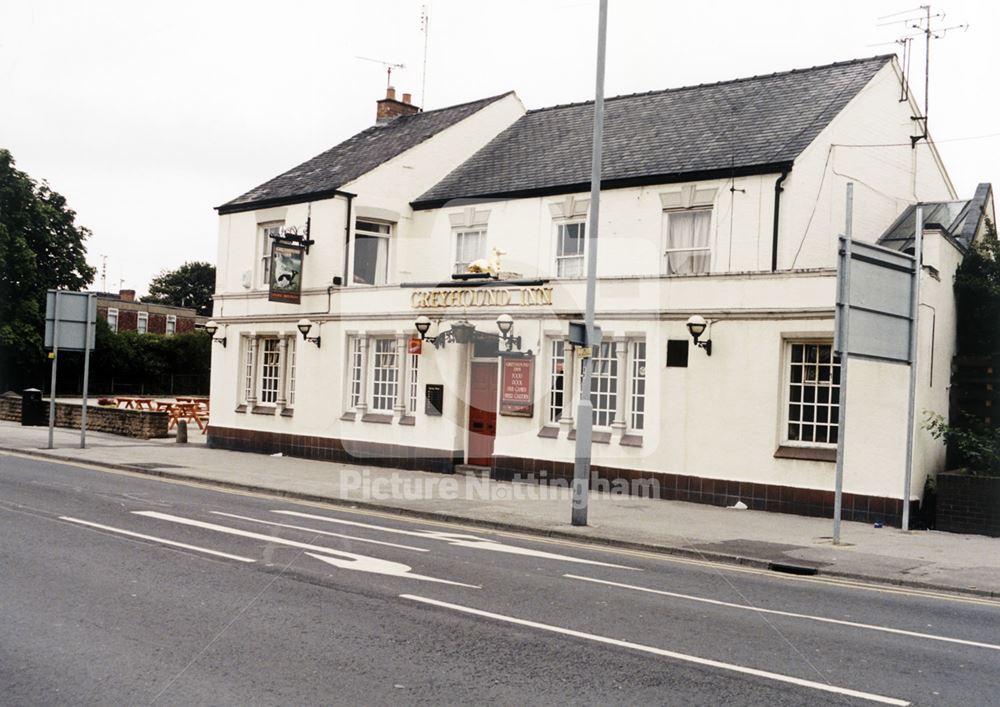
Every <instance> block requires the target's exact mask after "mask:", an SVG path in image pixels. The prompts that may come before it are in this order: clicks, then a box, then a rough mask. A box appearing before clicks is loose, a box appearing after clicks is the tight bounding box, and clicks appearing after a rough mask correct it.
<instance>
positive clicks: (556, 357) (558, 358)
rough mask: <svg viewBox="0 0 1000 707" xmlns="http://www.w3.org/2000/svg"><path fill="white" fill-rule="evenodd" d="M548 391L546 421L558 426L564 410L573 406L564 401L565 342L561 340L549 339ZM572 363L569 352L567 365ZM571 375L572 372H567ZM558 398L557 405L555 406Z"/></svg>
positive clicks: (571, 355)
mask: <svg viewBox="0 0 1000 707" xmlns="http://www.w3.org/2000/svg"><path fill="white" fill-rule="evenodd" d="M549 343H550V348H549V389H548V395H547V396H546V403H547V408H548V414H547V419H548V422H549V424H558V423H559V421H560V420H561V419H562V417H563V415H564V414H565V413H566V408H567V407H568V406H572V405H573V401H572V400H567V399H566V373H567V371H566V363H567V362H566V342H565V340H563V339H549ZM573 361H574V355H573V352H572V351H570V357H569V364H570V365H571V366H572V364H573ZM569 374H570V375H572V371H570V372H569ZM557 396H558V399H559V403H558V405H557V404H556V398H557Z"/></svg>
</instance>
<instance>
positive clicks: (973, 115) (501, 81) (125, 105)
mask: <svg viewBox="0 0 1000 707" xmlns="http://www.w3.org/2000/svg"><path fill="white" fill-rule="evenodd" d="M910 2H913V0H910ZM423 5H424V3H421V2H420V1H419V0H412V1H405V0H366V1H365V2H334V1H332V0H326V1H324V2H319V1H317V2H305V1H295V0H286V1H285V2H282V3H275V2H249V1H247V0H240V1H239V2H236V1H225V2H224V1H222V0H212V1H210V2H206V1H205V0H202V1H200V2H184V1H183V0H172V1H171V2H154V1H151V0H145V1H143V2H135V1H134V0H131V1H127V2H125V1H123V2H110V1H102V0H89V1H88V2H79V1H78V0H65V1H62V2H55V1H51V2H47V1H31V0H21V1H20V2H15V1H14V0H4V2H0V27H2V28H3V32H2V33H0V146H2V147H6V148H7V149H9V150H10V151H11V152H12V153H13V155H14V158H15V160H16V161H17V163H18V166H19V168H20V169H21V170H22V171H26V172H28V173H29V174H30V175H31V176H32V177H34V178H36V179H45V180H47V181H48V182H49V184H50V185H51V186H52V187H53V188H54V189H55V190H56V191H59V192H61V193H62V194H63V195H65V196H66V197H67V199H68V200H69V203H70V205H71V206H72V207H73V208H74V209H75V210H76V211H77V214H78V222H79V223H81V224H83V225H85V226H87V227H89V228H90V229H91V230H92V231H93V233H94V235H93V237H92V238H91V239H90V240H89V242H88V244H87V249H88V259H89V261H90V262H91V263H92V264H94V265H96V266H100V263H101V257H100V256H102V255H106V256H107V288H108V289H109V290H116V289H117V288H118V286H119V282H123V283H124V284H123V286H124V287H127V288H133V289H136V290H139V291H140V292H143V291H145V289H146V288H147V287H148V284H149V281H150V279H151V278H152V277H153V276H154V275H156V273H157V272H159V271H161V270H162V269H164V268H168V269H169V268H174V267H177V266H178V265H180V264H181V263H183V262H184V261H186V260H207V261H210V262H214V260H215V241H216V215H215V212H214V210H213V207H215V206H218V205H219V204H221V203H223V202H225V201H227V200H229V199H231V198H233V197H235V196H237V195H239V194H241V193H243V192H244V191H247V190H248V189H250V188H251V187H254V186H256V185H257V184H259V183H261V182H263V181H265V180H267V179H268V178H270V177H272V176H275V175H276V174H278V173H280V172H282V171H284V170H286V169H288V168H290V167H293V166H295V165H296V164H298V163H300V162H302V161H304V160H305V159H307V158H309V157H311V156H313V155H315V154H317V153H319V152H322V151H323V150H325V149H327V148H329V147H330V146H332V145H334V144H336V143H338V142H340V141H342V140H344V139H346V138H347V137H349V136H351V135H353V134H354V133H356V132H358V131H360V130H362V129H364V128H366V127H368V126H369V125H371V124H372V123H373V122H374V118H375V101H376V99H378V98H380V97H382V96H383V95H384V93H385V70H384V69H383V67H381V66H380V65H379V64H376V63H372V62H366V61H362V60H359V59H357V58H356V57H357V56H363V57H372V58H376V59H382V60H386V61H390V62H393V63H401V64H405V65H406V68H405V69H400V70H395V71H394V72H393V77H392V78H393V84H394V85H395V86H396V88H397V91H398V92H400V93H401V92H403V91H407V92H411V93H413V94H414V100H415V101H416V102H418V103H423V104H424V107H425V108H428V109H431V108H440V107H443V106H447V105H451V104H454V103H461V102H464V101H468V100H472V99H476V98H480V97H483V96H490V95H494V94H497V93H502V92H504V91H507V90H511V89H513V90H515V91H517V93H518V95H519V96H520V97H521V100H522V101H524V103H525V105H526V106H527V107H528V108H538V107H542V106H548V105H554V104H557V103H568V102H573V101H582V100H591V99H592V98H593V91H594V79H593V73H594V64H595V56H596V48H595V47H596V42H595V40H596V31H597V30H596V27H597V0H551V1H548V0H528V1H525V0H503V1H502V2H501V1H494V0H482V1H477V2H472V1H470V0H431V2H429V3H427V6H428V11H429V15H430V25H429V30H430V31H429V48H428V52H427V55H428V60H427V79H426V87H427V90H426V101H424V97H423V96H422V95H421V75H422V63H423V48H424V45H423V40H424V35H423V34H422V33H421V8H422V6H423ZM998 6H1000V3H997V2H996V1H995V0H990V1H989V2H987V1H985V0H979V1H976V2H973V1H965V2H959V1H958V0H947V2H944V3H942V4H941V5H940V6H938V5H935V6H934V12H939V11H943V12H945V13H946V17H945V18H944V20H943V24H940V23H939V24H938V25H937V26H941V27H944V26H951V25H956V24H962V23H966V22H968V23H970V25H971V27H970V28H969V29H968V31H964V32H963V31H961V30H957V31H953V32H949V33H947V35H946V36H945V37H943V38H941V39H938V40H935V41H934V42H933V43H932V45H931V55H932V56H931V59H932V60H931V90H930V93H931V95H930V111H929V115H930V127H931V134H932V135H933V137H934V138H935V140H936V141H937V142H938V144H939V147H940V149H941V152H942V154H943V156H944V159H945V163H946V165H947V167H948V169H949V172H950V174H951V177H952V179H953V181H954V182H955V185H956V188H957V189H958V192H959V195H960V196H961V197H965V198H967V197H970V196H971V195H972V192H973V190H974V189H975V186H976V184H977V183H978V182H981V181H992V182H994V183H995V184H998V185H1000V120H998V117H1000V98H998V95H997V81H996V78H997V73H996V72H997V67H998V66H1000V42H998V41H997V40H996V37H997V30H998V29H1000V28H998V21H1000V11H998V9H997V8H998ZM912 7H914V6H913V5H910V4H908V2H907V1H906V0H901V1H899V2H883V1H882V0H878V1H875V2H855V1H848V0H842V1H841V2H827V3H818V2H798V1H796V2H773V1H772V2H763V1H757V2H748V1H747V0H742V1H740V2H730V1H725V2H723V1H719V2H711V1H708V0H706V1H704V2H688V3H676V2H665V1H654V0H610V13H609V23H608V57H607V79H606V95H608V96H613V95H619V94H624V93H634V92H638V91H650V90H656V89H662V88H670V87H675V86H682V85H690V84H697V83H704V82H712V81H720V80H725V79H731V78H737V77H743V76H750V75H754V74H761V73H770V72H773V71H782V70H787V69H793V68H802V67H808V66H814V65H817V64H826V63H830V62H833V61H841V60H845V59H853V58H858V57H865V56H872V55H875V54H883V53H891V52H894V51H896V49H897V48H898V47H897V46H896V45H894V44H892V40H894V39H895V38H896V37H898V36H901V35H903V34H907V33H908V31H907V29H906V27H905V26H904V25H903V24H902V23H898V24H896V25H894V26H885V27H879V26H877V25H878V23H879V22H880V21H885V20H879V19H878V18H879V17H880V16H883V15H888V14H890V13H896V12H900V11H905V10H907V9H910V8H912ZM901 17H905V15H903V16H901ZM911 31H912V30H911ZM917 41H918V40H915V42H914V62H913V66H914V69H913V74H912V77H911V78H912V80H913V82H914V83H915V84H919V85H920V87H921V88H920V90H919V93H920V94H921V96H922V84H923V75H922V66H923V51H924V50H923V46H922V42H920V44H919V45H918V44H917ZM880 44H881V46H876V45H880ZM95 285H96V286H97V287H100V286H101V279H100V274H98V278H97V281H96V283H95Z"/></svg>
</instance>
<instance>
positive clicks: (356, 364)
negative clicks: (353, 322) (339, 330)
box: [345, 336, 365, 412]
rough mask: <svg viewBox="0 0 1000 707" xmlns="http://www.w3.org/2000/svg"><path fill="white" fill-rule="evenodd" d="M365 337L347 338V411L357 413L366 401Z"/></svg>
mask: <svg viewBox="0 0 1000 707" xmlns="http://www.w3.org/2000/svg"><path fill="white" fill-rule="evenodd" d="M363 339H364V337H362V336H348V337H347V351H348V355H347V356H346V359H347V377H346V379H345V380H346V381H347V391H346V392H347V410H348V411H349V412H350V411H355V410H357V409H358V405H359V403H361V401H362V400H364V399H365V371H364V350H363V347H364V341H363Z"/></svg>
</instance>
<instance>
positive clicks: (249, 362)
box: [240, 336, 254, 405]
mask: <svg viewBox="0 0 1000 707" xmlns="http://www.w3.org/2000/svg"><path fill="white" fill-rule="evenodd" d="M252 340H253V337H250V336H242V337H240V343H241V345H242V346H243V351H242V354H241V356H240V361H241V362H242V376H243V383H242V385H241V386H240V387H241V389H242V394H241V396H240V398H241V401H242V403H243V404H244V405H246V404H248V403H249V402H250V398H252V397H253V372H254V360H253V345H252V344H251V343H250V342H251V341H252Z"/></svg>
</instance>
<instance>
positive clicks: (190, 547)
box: [59, 516, 256, 562]
mask: <svg viewBox="0 0 1000 707" xmlns="http://www.w3.org/2000/svg"><path fill="white" fill-rule="evenodd" d="M59 520H65V521H69V522H70V523H77V524H79V525H86V526H88V527H90V528H97V529H99V530H107V531H108V532H111V533H120V534H121V535H128V536H129V537H133V538H141V539H142V540H151V541H153V542H156V543H161V544H163V545H172V546H173V547H182V548H184V549H185V550H194V551H196V552H204V553H207V554H209V555H215V556H216V557H225V558H226V559H228V560H237V561H238V562H256V560H252V559H250V558H249V557H241V556H239V555H231V554H229V553H228V552H220V551H219V550H209V549H208V548H207V547H198V546H197V545H188V544H187V543H179V542H177V541H176V540H167V539H166V538H157V537H155V536H153V535H143V534H142V533H133V532H132V531H131V530H125V529H123V528H113V527H111V526H110V525H101V524H100V523H92V522H91V521H89V520H80V519H79V518H70V517H69V516H59Z"/></svg>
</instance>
